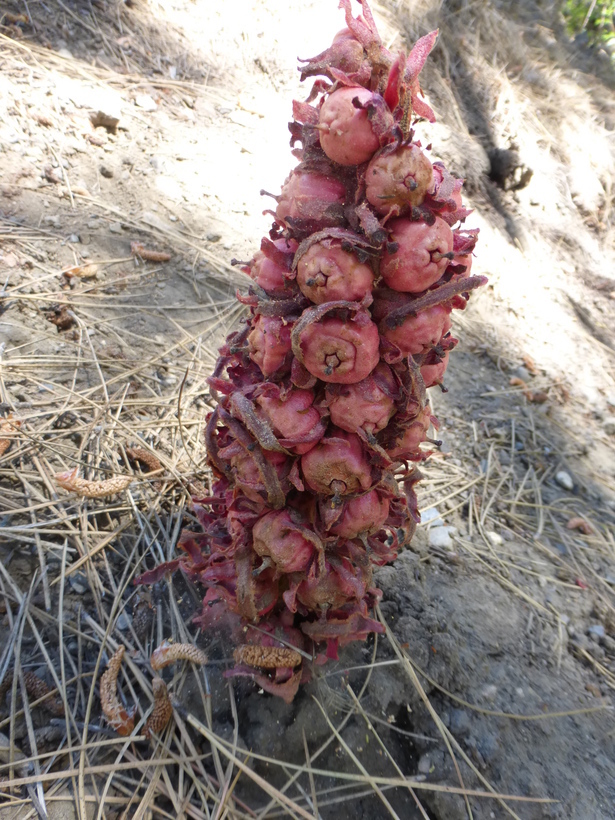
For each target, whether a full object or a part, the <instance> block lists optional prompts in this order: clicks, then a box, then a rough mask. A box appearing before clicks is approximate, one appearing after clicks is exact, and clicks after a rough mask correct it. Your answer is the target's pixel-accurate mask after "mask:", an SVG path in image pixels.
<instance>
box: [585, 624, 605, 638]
mask: <svg viewBox="0 0 615 820" xmlns="http://www.w3.org/2000/svg"><path fill="white" fill-rule="evenodd" d="M587 631H588V632H589V634H590V635H596V637H598V638H604V626H603V625H602V624H592V625H591V626H590V627H589V628H588V630H587Z"/></svg>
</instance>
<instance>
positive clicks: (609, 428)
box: [602, 416, 615, 436]
mask: <svg viewBox="0 0 615 820" xmlns="http://www.w3.org/2000/svg"><path fill="white" fill-rule="evenodd" d="M602 429H603V430H604V432H605V433H606V434H607V436H615V416H607V417H606V418H605V419H604V421H603V422H602Z"/></svg>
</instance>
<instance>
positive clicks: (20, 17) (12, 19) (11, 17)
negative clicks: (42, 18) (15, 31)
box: [1, 11, 30, 26]
mask: <svg viewBox="0 0 615 820" xmlns="http://www.w3.org/2000/svg"><path fill="white" fill-rule="evenodd" d="M1 22H2V23H3V24H4V25H14V26H15V25H17V24H18V23H23V24H24V25H27V24H28V23H29V22H30V21H29V20H28V18H27V16H26V15H25V14H15V13H14V12H12V11H5V12H3V14H2V20H1Z"/></svg>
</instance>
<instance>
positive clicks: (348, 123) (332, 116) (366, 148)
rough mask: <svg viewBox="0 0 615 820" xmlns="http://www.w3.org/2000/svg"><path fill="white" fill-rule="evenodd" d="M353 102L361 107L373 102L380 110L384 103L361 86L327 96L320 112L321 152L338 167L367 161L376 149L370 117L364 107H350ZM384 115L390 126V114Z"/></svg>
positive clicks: (377, 141)
mask: <svg viewBox="0 0 615 820" xmlns="http://www.w3.org/2000/svg"><path fill="white" fill-rule="evenodd" d="M376 98H378V99H376ZM355 99H358V100H359V102H360V103H362V104H363V105H366V104H368V103H371V102H374V103H375V104H377V105H379V107H381V108H382V109H383V110H384V105H385V103H384V100H382V98H381V97H379V95H377V94H374V93H373V92H371V91H368V90H367V89H366V88H363V87H362V86H356V87H348V86H344V87H342V88H338V89H337V91H334V92H333V94H330V95H329V96H328V97H327V99H326V100H325V102H324V103H323V106H322V108H321V109H320V117H319V130H320V144H321V146H322V150H323V151H324V152H325V154H326V155H327V156H328V157H329V159H332V160H333V162H337V163H339V165H360V164H361V163H362V162H367V161H368V160H369V159H371V157H372V155H373V154H374V152H375V151H377V150H378V148H379V147H380V139H379V136H378V135H377V134H376V133H374V128H373V124H372V120H371V118H370V117H368V114H367V111H366V110H365V109H364V108H357V107H356V106H355V105H354V103H353V100H355ZM387 113H388V119H389V120H390V125H393V115H392V114H391V113H390V111H388V112H387ZM385 118H386V115H385Z"/></svg>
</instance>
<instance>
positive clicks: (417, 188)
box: [365, 143, 433, 216]
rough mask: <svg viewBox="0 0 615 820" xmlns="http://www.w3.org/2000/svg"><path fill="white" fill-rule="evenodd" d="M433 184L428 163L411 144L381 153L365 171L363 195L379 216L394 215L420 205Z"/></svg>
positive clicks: (419, 150)
mask: <svg viewBox="0 0 615 820" xmlns="http://www.w3.org/2000/svg"><path fill="white" fill-rule="evenodd" d="M432 185H433V172H432V166H431V162H430V161H429V159H428V158H427V157H426V156H425V154H424V153H423V152H422V151H421V149H420V148H419V147H418V145H415V144H414V143H412V144H410V145H401V146H400V147H399V148H397V149H396V150H395V151H394V152H393V153H390V152H388V153H387V152H386V150H385V151H383V152H382V154H380V155H377V156H375V157H374V158H373V159H372V161H371V162H370V164H369V165H368V166H367V171H366V172H365V186H366V187H365V195H366V197H367V201H368V202H369V203H371V204H372V205H373V206H374V208H375V209H376V210H377V211H378V213H379V214H389V213H390V214H392V215H395V216H397V215H399V214H401V213H403V212H405V211H407V210H408V209H409V208H411V207H413V206H417V205H420V204H421V203H422V202H423V200H424V199H425V195H426V194H427V191H428V190H429V188H430V187H431V186H432Z"/></svg>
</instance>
